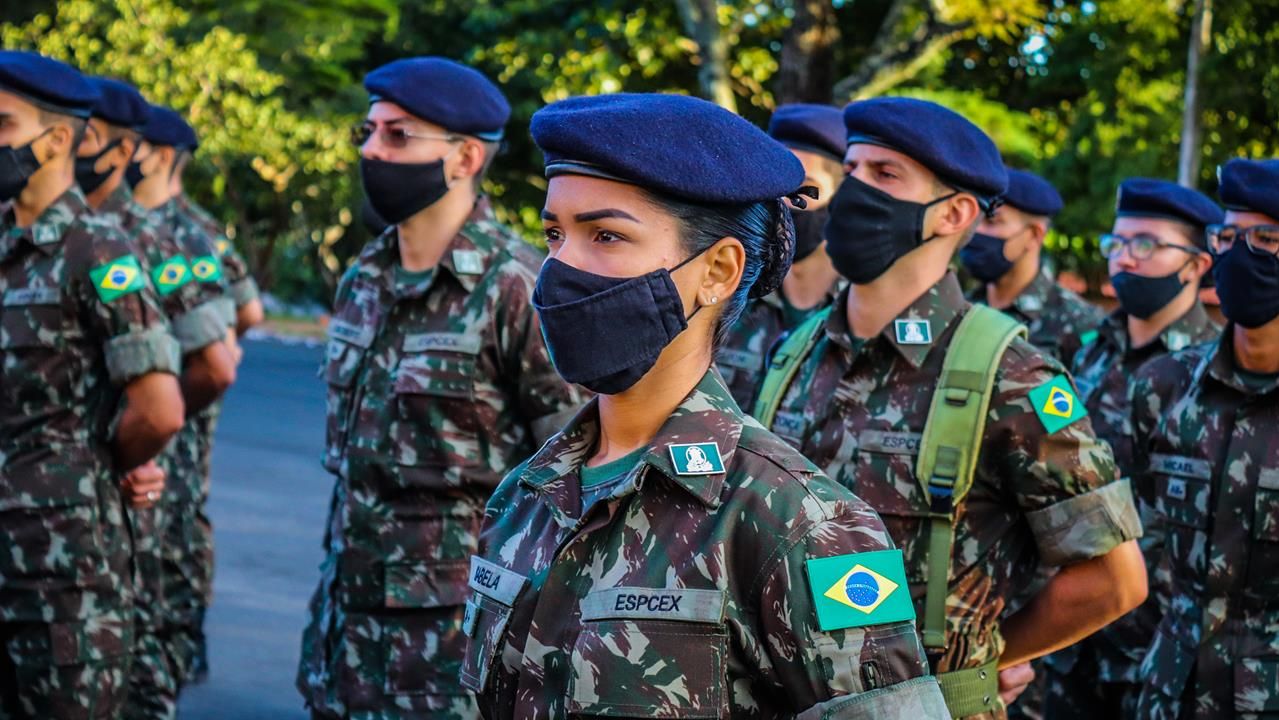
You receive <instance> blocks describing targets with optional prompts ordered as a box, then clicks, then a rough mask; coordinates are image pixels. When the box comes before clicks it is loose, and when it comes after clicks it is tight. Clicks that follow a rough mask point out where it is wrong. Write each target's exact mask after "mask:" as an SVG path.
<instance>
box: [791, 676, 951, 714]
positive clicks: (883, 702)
mask: <svg viewBox="0 0 1279 720" xmlns="http://www.w3.org/2000/svg"><path fill="white" fill-rule="evenodd" d="M880 718H912V719H913V718H921V719H923V718H926V719H927V720H948V719H949V718H950V711H949V710H947V709H946V701H945V700H943V699H942V696H941V688H940V687H938V686H937V680H935V679H934V678H933V676H932V675H925V676H923V677H917V678H914V679H912V680H907V681H906V682H901V683H897V684H896V685H889V686H888V687H884V688H879V689H878V690H871V691H870V692H864V693H860V694H858V695H852V696H845V697H837V698H834V699H832V700H827V701H826V702H824V703H818V704H817V705H814V706H812V707H810V708H809V709H807V710H805V711H804V712H802V713H800V714H799V715H797V716H795V720H878V719H880Z"/></svg>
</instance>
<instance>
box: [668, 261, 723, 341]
mask: <svg viewBox="0 0 1279 720" xmlns="http://www.w3.org/2000/svg"><path fill="white" fill-rule="evenodd" d="M712 247H714V245H713V244H711V245H707V246H706V247H704V248H702V249H701V250H698V251H697V252H695V253H693V254H692V255H689V256H688V257H686V258H684V259H683V260H682V261H680V264H679V265H676V266H675V267H673V268H671V269H670V270H667V271H666V274H668V275H673V274H674V273H675V271H676V270H679V269H680V268H682V267H684V266H685V265H687V264H689V263H691V262H693V261H694V260H696V259H697V258H699V257H701V256H702V254H703V253H705V252H706V251H707V250H710V249H711V248H712ZM674 282H675V281H674V280H673V279H672V280H671V283H672V284H674ZM677 293H678V290H677ZM693 302H694V303H696V305H697V307H695V308H693V312H691V313H689V315H688V316H687V317H685V318H684V322H688V321H689V320H692V319H693V316H694V315H696V314H697V313H699V312H701V311H702V308H704V307H706V306H705V305H702V304H701V303H699V302H697V301H696V300H694V301H693Z"/></svg>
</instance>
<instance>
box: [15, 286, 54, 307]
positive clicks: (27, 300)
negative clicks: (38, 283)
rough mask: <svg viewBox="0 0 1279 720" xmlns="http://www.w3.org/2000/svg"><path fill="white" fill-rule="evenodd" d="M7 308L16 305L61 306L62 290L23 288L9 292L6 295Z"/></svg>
mask: <svg viewBox="0 0 1279 720" xmlns="http://www.w3.org/2000/svg"><path fill="white" fill-rule="evenodd" d="M4 304H5V307H9V306H16V305H60V304H62V290H61V289H59V288H43V287H36V288H22V289H21V290H7V291H5V294H4Z"/></svg>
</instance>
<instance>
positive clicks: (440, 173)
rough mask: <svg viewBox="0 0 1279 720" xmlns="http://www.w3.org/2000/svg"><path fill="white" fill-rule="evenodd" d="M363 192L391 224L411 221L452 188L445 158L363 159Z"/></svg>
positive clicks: (361, 161)
mask: <svg viewBox="0 0 1279 720" xmlns="http://www.w3.org/2000/svg"><path fill="white" fill-rule="evenodd" d="M360 179H361V180H362V181H363V182H364V194H365V195H366V196H367V197H368V199H369V203H370V204H372V205H373V209H374V210H376V211H377V214H378V215H381V216H382V219H383V220H385V221H386V222H387V223H389V224H391V225H398V224H399V223H402V222H404V221H405V220H408V219H409V218H411V217H413V216H414V215H415V214H417V212H418V211H420V210H421V209H422V208H425V207H430V206H431V205H433V204H434V203H435V202H436V201H437V200H439V199H440V198H442V197H444V193H446V192H448V191H449V184H448V180H447V179H446V178H445V177H444V159H443V158H440V159H439V160H436V161H435V162H429V163H393V162H386V161H385V160H372V159H369V158H360Z"/></svg>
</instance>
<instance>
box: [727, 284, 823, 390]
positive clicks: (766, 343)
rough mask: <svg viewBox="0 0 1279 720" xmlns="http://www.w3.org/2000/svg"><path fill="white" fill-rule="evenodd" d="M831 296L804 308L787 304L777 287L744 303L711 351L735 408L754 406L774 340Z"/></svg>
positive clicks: (793, 327) (816, 309)
mask: <svg viewBox="0 0 1279 720" xmlns="http://www.w3.org/2000/svg"><path fill="white" fill-rule="evenodd" d="M833 295H834V294H833V293H832V294H831V297H828V298H827V299H826V300H824V301H823V302H821V303H819V304H818V305H817V306H816V307H814V308H811V309H808V310H800V309H799V308H796V307H795V306H793V305H791V304H790V303H789V302H787V300H786V298H785V296H783V295H782V291H781V290H778V291H777V292H775V293H772V294H770V295H766V296H764V297H762V298H758V299H756V300H752V301H750V302H749V303H748V304H747V305H746V309H744V310H743V311H742V315H741V317H739V318H738V319H737V322H735V323H733V326H732V327H731V328H729V331H728V337H726V338H725V339H724V342H723V344H722V345H720V347H719V349H718V350H716V351H715V365H716V366H717V367H718V368H719V371H720V374H721V375H723V377H724V382H725V383H727V384H728V389H729V391H730V392H732V393H733V399H734V400H736V401H737V406H738V407H740V408H742V409H743V410H746V411H747V412H750V410H751V408H752V407H754V405H755V393H756V391H757V389H758V386H759V384H760V382H761V381H762V380H763V379H764V371H765V369H767V365H768V358H769V354H770V351H771V350H772V348H773V344H774V343H776V342H777V339H778V338H780V337H781V336H782V334H784V333H786V332H787V331H790V330H793V329H795V327H797V326H798V325H799V324H800V323H802V322H804V318H807V317H808V316H809V315H811V314H812V313H814V312H817V311H818V310H821V309H822V308H824V307H826V304H827V303H828V302H830V300H831V298H832V297H833Z"/></svg>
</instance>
